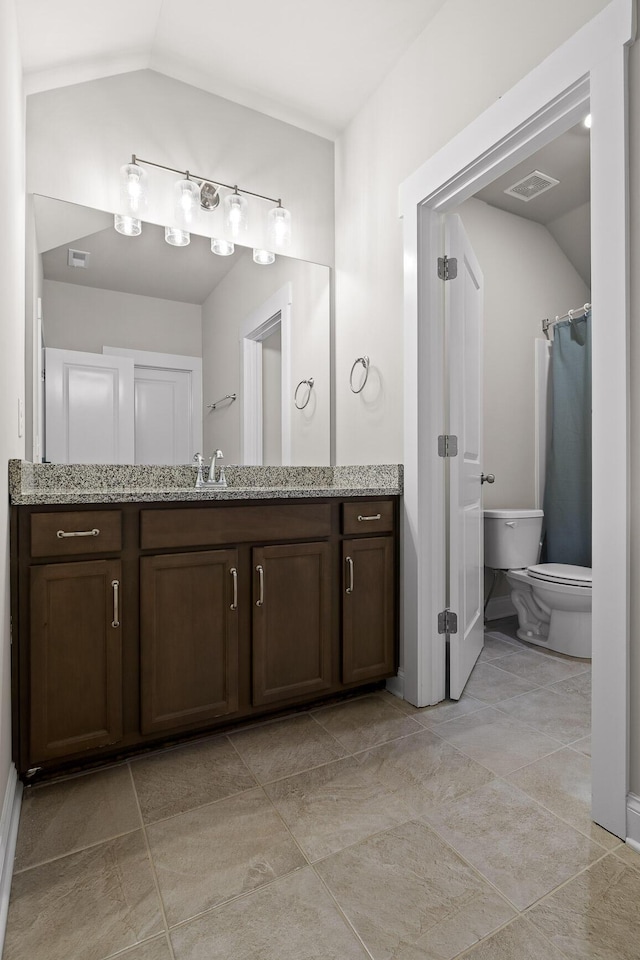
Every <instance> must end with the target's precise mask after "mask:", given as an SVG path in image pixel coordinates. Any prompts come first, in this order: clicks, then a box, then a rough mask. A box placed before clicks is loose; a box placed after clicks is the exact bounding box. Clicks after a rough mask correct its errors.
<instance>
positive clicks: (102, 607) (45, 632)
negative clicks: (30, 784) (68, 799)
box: [29, 560, 122, 765]
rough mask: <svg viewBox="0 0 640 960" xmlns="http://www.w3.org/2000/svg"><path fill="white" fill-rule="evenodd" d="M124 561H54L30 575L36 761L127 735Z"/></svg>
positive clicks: (33, 758) (32, 727)
mask: <svg viewBox="0 0 640 960" xmlns="http://www.w3.org/2000/svg"><path fill="white" fill-rule="evenodd" d="M121 577H122V573H121V565H120V562H119V561H118V560H89V561H87V562H86V563H53V564H46V565H43V566H38V567H33V568H32V569H31V576H30V611H31V637H30V641H31V643H30V647H31V670H30V738H29V743H30V761H31V764H32V765H33V764H35V763H38V762H41V761H44V760H51V759H53V758H56V757H64V756H68V755H69V754H75V753H78V752H80V751H83V750H91V749H95V748H97V747H103V746H105V745H107V744H116V743H118V741H119V740H120V739H121V737H122V627H121V620H120V615H119V611H118V605H119V599H120V598H119V595H118V593H119V588H120V582H121Z"/></svg>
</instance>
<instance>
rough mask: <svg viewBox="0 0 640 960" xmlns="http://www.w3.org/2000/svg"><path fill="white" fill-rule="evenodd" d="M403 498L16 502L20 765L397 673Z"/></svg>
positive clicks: (160, 737) (220, 720) (149, 743)
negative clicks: (398, 531) (168, 501)
mask: <svg viewBox="0 0 640 960" xmlns="http://www.w3.org/2000/svg"><path fill="white" fill-rule="evenodd" d="M398 505H399V502H398V498H397V497H382V498H380V497H379V498H378V499H374V498H373V497H370V498H366V497H359V498H351V499H349V498H342V499H341V498H328V497H327V498H308V499H306V500H305V499H302V498H301V499H299V500H293V501H286V502H283V501H282V500H280V501H278V500H273V501H264V500H263V501H259V500H256V501H249V502H247V501H241V502H234V501H223V502H219V501H206V502H203V501H202V500H199V501H196V502H193V503H190V502H185V501H177V502H175V503H161V502H156V503H144V504H141V503H118V504H113V505H111V504H101V505H100V506H99V509H98V508H97V507H96V505H89V504H87V505H86V506H85V505H83V504H77V505H76V504H74V505H73V506H72V507H69V506H63V505H52V506H46V507H44V506H36V505H33V506H20V507H15V506H14V507H13V508H12V622H13V629H12V633H13V645H12V685H13V730H14V759H15V762H16V766H17V769H18V772H19V775H20V776H21V777H22V778H23V779H25V780H29V781H31V780H32V779H37V778H44V777H48V776H53V775H55V774H59V773H61V772H65V771H68V770H74V769H79V768H82V767H86V766H88V765H89V764H97V763H100V762H107V761H113V760H114V759H115V758H118V757H122V756H126V755H129V754H132V753H135V752H139V751H140V750H144V749H149V748H150V747H154V746H158V745H161V744H164V743H167V742H168V741H171V742H175V741H176V740H179V739H184V738H188V737H193V736H196V735H199V734H202V733H203V732H208V731H214V730H219V729H220V728H222V727H224V726H225V725H226V726H229V725H230V724H231V723H236V722H238V721H240V720H247V719H250V718H257V717H260V716H264V715H266V714H269V713H273V712H274V711H283V710H291V709H295V708H297V707H301V706H304V705H305V704H309V703H311V702H314V701H318V700H322V699H325V698H327V697H335V696H337V695H340V694H341V693H345V692H348V691H349V690H353V689H357V688H358V687H361V686H363V685H365V684H369V683H372V682H379V681H382V680H384V679H385V678H387V677H390V676H393V675H394V674H395V672H396V667H397V648H398V627H397V619H398V617H397V610H398V571H397V558H398V538H397V528H398ZM95 531H98V532H95ZM352 575H353V580H351V576H352Z"/></svg>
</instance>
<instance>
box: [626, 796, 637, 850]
mask: <svg viewBox="0 0 640 960" xmlns="http://www.w3.org/2000/svg"><path fill="white" fill-rule="evenodd" d="M626 842H627V843H628V844H629V846H630V847H633V849H634V850H637V851H638V853H640V797H638V796H637V795H636V794H635V793H628V794H627V837H626Z"/></svg>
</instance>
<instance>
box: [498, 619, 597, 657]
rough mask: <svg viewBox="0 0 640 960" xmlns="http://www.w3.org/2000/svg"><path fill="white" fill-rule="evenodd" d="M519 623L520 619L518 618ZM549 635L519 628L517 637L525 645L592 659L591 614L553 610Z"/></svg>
mask: <svg viewBox="0 0 640 960" xmlns="http://www.w3.org/2000/svg"><path fill="white" fill-rule="evenodd" d="M518 622H519V618H518ZM545 626H547V627H548V633H546V635H545V634H543V633H540V632H534V631H532V630H531V629H527V628H526V627H525V628H522V627H518V630H517V631H516V636H517V637H519V638H520V640H524V641H525V643H535V645H536V646H537V647H546V648H547V650H553V651H554V652H555V653H563V654H564V655H565V656H567V657H579V658H580V659H581V660H590V659H591V614H590V613H566V612H565V611H564V610H552V611H551V619H550V621H549V623H548V625H545Z"/></svg>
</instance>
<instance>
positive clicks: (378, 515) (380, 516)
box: [358, 513, 382, 523]
mask: <svg viewBox="0 0 640 960" xmlns="http://www.w3.org/2000/svg"><path fill="white" fill-rule="evenodd" d="M381 518H382V514H381V513H374V515H373V516H372V517H363V516H362V514H360V513H359V514H358V523H362V521H363V520H380V519H381Z"/></svg>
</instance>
